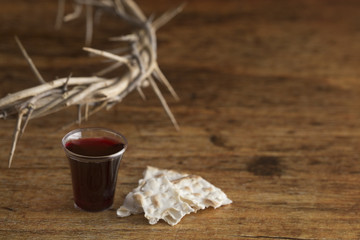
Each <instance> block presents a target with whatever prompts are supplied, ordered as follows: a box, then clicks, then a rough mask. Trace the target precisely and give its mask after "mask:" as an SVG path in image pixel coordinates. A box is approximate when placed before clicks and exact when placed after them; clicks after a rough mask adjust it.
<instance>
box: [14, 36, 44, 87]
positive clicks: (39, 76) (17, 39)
mask: <svg viewBox="0 0 360 240" xmlns="http://www.w3.org/2000/svg"><path fill="white" fill-rule="evenodd" d="M15 41H16V43H17V45H18V46H19V48H20V50H21V52H22V54H23V55H24V57H25V59H26V61H27V62H28V64H29V65H30V68H31V70H32V71H33V72H34V74H35V76H36V78H37V79H38V80H39V81H40V83H46V82H45V80H44V79H43V77H42V76H41V74H40V72H39V71H38V69H37V68H36V66H35V64H34V63H33V61H32V60H31V58H30V57H29V55H28V53H27V52H26V50H25V48H24V46H23V45H22V43H21V42H20V39H19V38H18V37H17V36H15Z"/></svg>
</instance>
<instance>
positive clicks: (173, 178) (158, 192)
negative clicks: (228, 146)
mask: <svg viewBox="0 0 360 240" xmlns="http://www.w3.org/2000/svg"><path fill="white" fill-rule="evenodd" d="M143 176H144V178H143V179H140V180H139V186H138V187H137V188H135V189H134V190H133V191H132V192H130V193H129V194H128V195H127V196H126V198H125V200H124V203H123V205H122V206H121V207H120V208H119V209H118V210H117V215H118V216H119V217H126V216H129V215H131V214H138V213H141V212H144V213H145V217H146V218H147V219H148V220H149V223H150V224H156V223H157V222H158V221H159V220H160V219H163V220H164V221H166V222H167V223H168V224H170V225H171V226H174V225H176V224H177V223H178V222H179V221H180V220H181V219H182V218H183V217H184V216H185V215H186V214H189V213H191V212H196V211H197V210H199V209H204V208H206V207H210V206H211V207H214V208H217V207H220V206H222V205H226V204H230V203H232V201H231V200H230V199H229V198H227V196H226V194H225V193H224V192H223V191H221V189H219V188H217V187H215V186H214V185H212V184H211V183H209V182H207V181H206V180H205V179H203V178H201V177H200V176H196V175H189V174H186V173H179V172H176V171H173V170H166V169H158V168H155V167H150V166H148V167H147V169H146V170H145V172H144V173H143Z"/></svg>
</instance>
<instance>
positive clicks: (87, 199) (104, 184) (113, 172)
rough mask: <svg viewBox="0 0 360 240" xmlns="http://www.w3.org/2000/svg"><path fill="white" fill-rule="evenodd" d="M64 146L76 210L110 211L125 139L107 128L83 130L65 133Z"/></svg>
mask: <svg viewBox="0 0 360 240" xmlns="http://www.w3.org/2000/svg"><path fill="white" fill-rule="evenodd" d="M62 146H63V148H64V151H65V154H66V156H67V158H68V159H69V165H70V169H71V177H72V186H73V193H74V205H75V207H77V208H80V209H82V210H85V211H91V212H98V211H103V210H106V209H108V208H110V207H111V206H112V204H113V202H114V194H115V188H116V180H117V175H118V169H119V165H120V160H121V159H122V156H123V154H124V152H125V150H126V148H127V140H126V138H125V137H124V136H123V135H122V134H120V133H117V132H114V131H112V130H109V129H105V128H80V129H76V130H73V131H71V132H69V133H68V134H66V135H65V136H64V137H63V139H62Z"/></svg>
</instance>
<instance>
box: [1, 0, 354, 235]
mask: <svg viewBox="0 0 360 240" xmlns="http://www.w3.org/2000/svg"><path fill="white" fill-rule="evenodd" d="M38 2H39V3H36V4H38V5H41V7H37V5H35V4H34V3H30V2H29V1H24V0H16V1H13V0H11V1H10V0H3V1H2V5H1V8H0V19H1V25H0V36H2V41H1V44H0V70H1V71H0V96H5V95H6V94H7V93H11V92H15V91H17V90H20V89H23V88H27V87H31V86H34V85H35V84H37V82H36V80H35V79H34V77H33V75H32V73H31V70H30V69H29V68H28V66H27V64H26V61H25V60H24V59H23V58H22V56H21V53H20V51H19V50H18V49H17V47H16V43H15V41H14V40H13V36H14V35H15V34H16V35H18V36H19V38H20V39H21V41H22V43H23V44H24V46H25V48H26V49H27V51H28V53H29V55H30V56H31V57H32V59H33V61H34V63H35V64H36V66H37V67H38V68H39V71H40V72H41V74H42V75H43V76H44V78H45V80H50V79H54V78H55V77H56V76H59V77H65V76H67V75H68V74H69V73H70V72H73V75H74V76H81V75H90V74H91V73H93V72H96V71H97V70H98V69H100V68H101V67H102V66H100V64H103V66H105V65H106V64H105V63H101V60H100V59H99V58H89V57H88V56H87V55H86V54H85V53H83V52H82V50H81V47H82V45H83V43H84V36H85V35H84V34H85V25H84V21H83V20H79V21H76V22H73V23H68V24H64V25H63V27H62V29H61V30H59V31H55V30H54V28H53V27H54V24H55V12H56V1H38ZM137 2H138V3H139V5H140V6H141V7H142V8H143V9H144V10H145V12H146V14H150V13H151V12H156V13H160V12H162V11H165V10H167V9H169V8H171V7H175V6H177V4H180V3H181V1H171V2H170V1H165V0H156V1H144V0H142V1H137ZM359 4H360V3H359V2H358V1H330V0H329V1H310V0H308V1H285V0H284V1H269V0H262V1H250V0H248V1H247V0H246V1H245V0H244V1H237V0H234V1H233V0H227V1H220V0H209V1H199V0H198V1H195V0H190V1H188V4H187V6H186V8H185V10H184V12H183V13H181V14H180V15H179V16H177V17H176V18H175V19H173V20H172V21H171V22H170V23H169V24H167V25H166V26H164V27H163V28H161V29H160V30H159V31H158V44H159V46H158V47H159V65H160V67H161V68H162V70H163V71H164V73H165V74H166V76H167V77H168V79H169V80H170V82H171V83H172V84H173V86H174V88H175V90H176V91H177V93H178V94H179V96H180V99H181V101H180V102H176V101H174V100H173V99H172V98H171V96H170V94H168V93H166V94H165V97H166V98H167V100H168V103H169V106H170V108H171V110H172V111H173V113H174V115H175V117H176V118H177V120H178V122H179V124H180V127H181V131H179V132H177V131H175V130H174V128H173V126H172V125H171V123H170V122H169V120H168V118H167V116H166V114H165V112H164V111H163V110H162V107H161V105H160V104H159V102H158V100H157V98H156V95H155V94H154V93H153V92H152V91H151V89H145V90H144V93H145V95H146V96H147V99H148V100H147V101H146V102H144V101H143V100H142V99H141V98H140V97H139V96H138V94H137V93H133V94H130V95H129V96H128V97H127V98H126V99H124V101H123V102H122V103H120V104H118V105H117V106H116V107H114V108H113V109H111V110H110V111H103V112H100V113H98V114H97V115H95V116H93V117H91V118H90V119H89V121H88V122H86V123H84V124H83V125H82V126H84V127H85V126H99V127H108V128H112V129H115V130H117V131H120V132H122V133H123V134H124V135H125V136H126V137H127V138H128V141H129V149H128V150H127V152H126V153H125V157H124V159H123V162H122V163H121V168H120V172H119V180H118V185H117V189H116V197H115V204H114V206H113V208H112V209H110V210H108V211H104V212H101V213H86V212H82V211H79V210H76V209H74V208H73V203H72V189H71V179H70V170H69V167H68V163H67V160H66V159H65V156H64V153H63V150H62V149H61V144H60V141H61V138H62V136H63V135H64V134H65V133H66V132H67V131H69V130H70V129H66V130H59V129H60V128H61V127H62V126H64V125H66V124H67V123H69V122H71V121H73V120H74V119H75V118H76V109H68V110H65V111H63V112H60V113H55V114H53V115H51V116H47V117H44V118H41V119H35V120H33V121H31V122H30V124H29V126H28V128H27V130H26V132H25V134H24V136H23V137H22V138H21V140H20V142H19V145H18V148H17V151H16V154H15V158H14V162H13V166H12V168H11V169H8V168H7V158H8V153H9V150H10V146H11V137H12V132H13V131H12V129H13V127H14V126H15V121H14V120H11V119H8V120H5V121H3V120H2V121H1V122H0V144H1V148H0V238H1V239H24V238H27V239H31V238H40V239H49V238H52V239H64V238H72V239H73V238H84V239H94V238H96V239H119V238H121V239H142V238H147V239H359V238H360V218H359V214H360V188H359V182H360V166H359V164H358V162H359V146H360V140H359V139H360V130H359V129H360V121H359V119H360V110H359V109H360V106H359V102H360V101H359V100H360V94H359V93H360V81H359V79H358V78H359V74H360V72H359V67H358V64H359V51H358V50H359V49H360V41H357V39H358V38H359V30H358V29H359V27H358V22H359V21H358V9H359V7H360V6H359ZM68 10H70V8H69V9H68ZM127 30H128V28H127V27H126V26H125V25H124V24H123V23H121V22H119V20H118V19H115V18H114V17H111V16H106V15H105V16H104V18H103V19H102V22H101V24H100V25H97V26H95V28H94V34H95V35H94V43H93V44H94V46H96V48H99V49H109V48H111V47H114V46H115V45H114V44H111V45H109V43H108V41H107V38H108V37H110V36H114V35H115V36H118V35H120V34H122V33H128V32H127ZM99 62H100V63H99ZM160 87H161V86H160ZM164 93H165V91H164ZM75 127H76V126H73V127H72V128H75ZM72 128H71V129H72ZM147 165H152V166H156V167H160V168H171V169H175V170H182V171H187V172H190V173H193V174H198V175H201V176H203V177H204V178H205V179H207V180H209V181H210V182H211V183H213V184H214V185H216V186H218V187H220V188H222V189H223V190H224V191H225V192H226V193H227V194H228V196H229V197H230V198H231V199H232V200H233V201H234V202H233V204H231V205H229V206H225V207H221V208H219V209H216V210H214V209H207V210H204V211H200V212H198V213H196V214H190V215H187V216H186V217H184V219H183V220H182V221H181V222H180V223H179V224H178V225H176V226H174V227H170V226H168V225H167V224H166V223H164V222H160V223H159V224H157V225H154V226H150V225H149V224H148V223H147V221H146V219H145V218H144V217H143V216H142V215H137V216H131V217H127V218H117V217H116V213H115V210H116V208H118V207H119V206H120V205H121V203H122V201H123V199H124V197H125V195H126V194H127V193H128V192H129V191H131V190H132V189H133V188H134V187H135V186H136V185H137V181H138V179H139V178H141V174H142V171H143V170H144V169H145V167H146V166H147Z"/></svg>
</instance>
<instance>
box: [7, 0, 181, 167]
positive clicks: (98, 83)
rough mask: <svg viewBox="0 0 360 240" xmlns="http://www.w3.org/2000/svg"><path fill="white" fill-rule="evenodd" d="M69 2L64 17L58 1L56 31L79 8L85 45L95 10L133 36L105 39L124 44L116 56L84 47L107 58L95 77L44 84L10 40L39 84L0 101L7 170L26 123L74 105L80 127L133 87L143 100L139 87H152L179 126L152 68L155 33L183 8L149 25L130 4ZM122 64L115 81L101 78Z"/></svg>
mask: <svg viewBox="0 0 360 240" xmlns="http://www.w3.org/2000/svg"><path fill="white" fill-rule="evenodd" d="M73 2H74V12H73V13H70V14H67V15H64V12H65V11H64V9H65V0H59V5H58V15H57V18H56V27H57V28H60V27H61V25H62V22H67V21H71V20H74V19H76V18H78V17H80V15H81V12H82V9H83V8H85V9H86V36H85V45H87V46H88V45H90V43H91V39H92V29H93V26H92V25H93V15H94V12H95V15H96V14H98V13H99V11H105V10H111V11H113V12H114V13H115V14H116V15H117V16H119V17H120V18H121V19H123V20H125V21H126V22H128V23H129V24H131V25H133V26H134V27H135V30H134V32H133V33H131V34H129V35H126V36H121V37H114V38H112V39H111V40H113V41H125V42H127V43H128V48H127V51H126V52H127V54H126V55H122V56H119V55H116V53H115V52H109V51H102V50H98V49H94V48H89V47H85V48H84V50H85V51H87V52H90V53H92V54H95V55H100V56H102V57H104V58H107V59H109V60H111V62H112V63H111V65H110V66H109V67H107V68H105V69H103V70H101V71H99V72H98V76H89V77H72V76H71V75H70V76H69V77H66V78H60V79H56V80H53V81H49V82H45V81H44V79H43V78H42V76H41V75H40V73H39V71H38V70H37V68H36V67H35V65H34V64H33V62H32V60H31V58H30V57H29V55H28V54H27V52H26V50H25V48H24V47H23V46H22V44H21V42H20V40H19V39H18V38H17V37H16V42H17V43H18V45H19V47H20V49H21V51H22V53H23V55H24V57H25V59H26V60H27V62H28V63H29V65H30V67H31V69H32V70H33V72H34V74H35V76H36V77H37V79H38V80H39V81H40V83H41V85H38V86H35V87H32V88H29V89H24V90H22V91H19V92H16V93H13V94H9V95H7V96H5V97H3V98H2V99H0V119H7V118H16V119H17V123H16V126H15V129H14V134H13V143H12V147H11V151H10V156H9V167H11V163H12V159H13V157H14V153H15V148H16V144H17V142H18V140H19V138H20V136H21V135H22V133H23V132H24V130H25V128H26V126H27V124H28V122H29V120H31V119H34V118H37V117H42V116H45V115H48V114H50V113H54V112H57V111H60V110H62V109H64V108H67V107H70V106H73V105H75V106H78V119H77V121H76V123H79V124H80V123H81V122H82V121H84V120H86V119H87V118H88V117H89V116H91V115H93V114H95V113H96V112H98V111H100V110H102V109H104V108H107V109H108V108H111V107H112V106H113V105H115V104H116V103H118V102H120V101H121V100H122V99H123V98H124V97H126V96H127V95H128V94H129V93H130V92H132V91H133V90H135V89H136V90H137V91H138V93H139V94H140V96H141V97H142V98H143V99H145V95H144V93H143V92H142V88H143V87H146V86H151V87H152V88H153V90H154V92H155V93H156V95H157V96H158V98H159V100H160V102H161V104H162V106H163V108H164V110H165V111H166V113H167V115H168V116H169V118H170V120H171V121H172V123H173V125H174V126H175V128H176V129H179V125H178V123H177V121H176V119H175V117H174V115H173V114H172V112H171V110H170V108H169V106H168V104H167V103H166V100H165V98H164V97H163V95H162V93H161V91H160V90H159V88H158V86H157V83H156V81H155V80H157V81H159V82H161V83H163V84H164V85H165V86H166V87H167V88H168V90H169V92H170V93H171V94H172V95H173V97H174V98H175V99H176V100H178V99H179V97H178V95H177V94H176V92H175V91H174V89H173V88H172V86H171V85H170V83H169V81H168V80H167V78H166V77H165V75H164V74H163V73H162V71H161V70H160V68H159V66H158V64H157V45H156V34H155V32H156V30H158V29H159V28H160V27H161V26H163V25H164V24H165V23H166V22H168V21H169V20H170V19H171V18H172V17H174V16H175V15H176V14H177V13H178V12H180V11H181V10H182V8H183V5H181V6H179V7H178V8H176V9H174V10H171V11H168V12H165V13H164V14H163V15H161V16H160V17H159V18H157V19H155V20H154V21H153V18H152V17H150V18H146V16H145V14H144V13H143V12H142V11H141V9H140V8H139V7H138V5H136V3H135V2H134V1H133V0H74V1H73ZM122 66H125V67H126V68H127V72H126V73H125V74H124V75H122V76H118V77H115V78H104V77H102V76H103V75H105V74H107V73H109V72H111V71H114V70H115V69H117V68H119V67H122ZM83 110H84V111H83ZM83 112H84V114H83Z"/></svg>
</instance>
